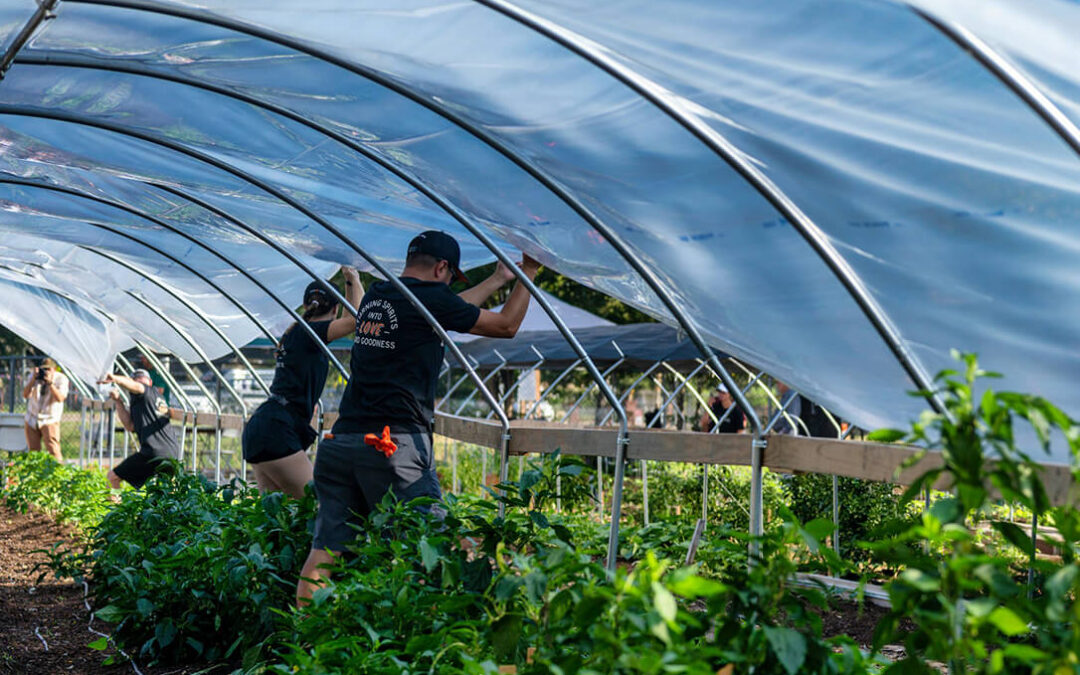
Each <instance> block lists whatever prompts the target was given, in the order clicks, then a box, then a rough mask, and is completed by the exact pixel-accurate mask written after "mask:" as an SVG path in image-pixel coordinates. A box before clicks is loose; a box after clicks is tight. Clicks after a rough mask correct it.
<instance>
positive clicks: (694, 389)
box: [664, 360, 720, 424]
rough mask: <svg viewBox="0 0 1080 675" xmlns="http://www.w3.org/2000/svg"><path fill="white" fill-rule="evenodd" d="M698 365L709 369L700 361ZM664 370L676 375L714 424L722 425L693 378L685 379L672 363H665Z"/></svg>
mask: <svg viewBox="0 0 1080 675" xmlns="http://www.w3.org/2000/svg"><path fill="white" fill-rule="evenodd" d="M698 363H700V364H701V366H702V367H705V368H707V367H708V364H706V363H705V362H704V361H700V360H699V361H698ZM664 368H667V370H668V372H670V373H671V374H672V375H674V376H675V379H676V380H679V381H681V382H682V383H683V384H685V385H686V389H687V391H689V392H690V393H691V394H692V395H693V397H694V398H695V399H697V402H698V403H700V404H701V407H702V408H704V409H705V414H706V415H708V416H709V418H710V419H712V421H713V424H720V420H718V419H717V418H716V413H715V412H713V409H712V408H710V407H709V402H708V401H706V400H705V398H704V397H702V395H701V392H700V391H698V388H697V387H695V386H694V383H693V382H691V381H690V377H691V376H687V377H685V378H684V377H683V374H682V373H680V372H679V371H678V370H677V369H676V368H674V367H673V366H672V365H671V364H670V363H665V364H664ZM695 372H697V371H695Z"/></svg>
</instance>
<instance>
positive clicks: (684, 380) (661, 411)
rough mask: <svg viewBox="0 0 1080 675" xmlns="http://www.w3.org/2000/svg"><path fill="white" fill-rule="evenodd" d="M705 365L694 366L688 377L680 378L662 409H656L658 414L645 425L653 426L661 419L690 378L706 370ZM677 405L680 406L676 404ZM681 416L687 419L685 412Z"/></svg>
mask: <svg viewBox="0 0 1080 675" xmlns="http://www.w3.org/2000/svg"><path fill="white" fill-rule="evenodd" d="M705 365H706V364H704V363H701V364H699V365H698V367H697V368H694V369H693V370H691V371H690V374H689V375H687V376H686V377H683V378H682V379H681V380H679V384H678V385H676V386H675V387H674V388H672V390H671V394H669V395H668V397H667V399H665V400H664V404H663V405H661V406H660V409H659V410H657V411H656V414H655V415H653V416H652V419H650V420H649V421H648V423H646V425H645V426H646V427H649V428H651V427H652V425H653V424H656V420H658V419H660V416H661V415H663V414H664V410H665V409H666V408H667V407H668V406H669V405H671V402H672V401H674V400H675V397H676V396H678V395H679V392H680V391H682V390H683V387H685V386H686V383H687V382H689V381H690V378H692V377H693V376H694V375H697V374H698V373H700V372H701V371H702V370H704V369H705ZM676 407H678V406H676ZM681 417H682V418H683V419H684V420H685V419H686V415H685V414H681Z"/></svg>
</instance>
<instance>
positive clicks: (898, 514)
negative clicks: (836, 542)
mask: <svg viewBox="0 0 1080 675" xmlns="http://www.w3.org/2000/svg"><path fill="white" fill-rule="evenodd" d="M837 482H838V484H839V490H838V491H839V497H840V499H839V506H840V509H839V511H840V513H839V515H840V533H839V534H840V547H841V551H842V552H843V556H844V557H845V558H846V559H848V560H851V561H856V562H865V561H867V560H869V559H870V552H869V551H868V550H867V549H866V548H865V547H862V546H859V545H858V542H861V541H866V540H874V539H879V538H880V537H881V536H882V535H883V534H886V533H892V532H895V531H896V530H900V529H906V528H907V527H908V526H909V525H911V524H912V522H913V520H912V518H913V516H912V515H910V514H909V509H907V508H905V507H904V506H903V505H902V504H901V503H900V494H901V493H900V491H899V490H898V488H897V487H896V486H894V485H892V484H891V483H877V482H874V481H868V480H859V479H857V478H845V477H841V478H839V479H838V481H837ZM782 485H783V489H784V492H785V494H786V495H787V498H788V507H789V508H790V509H791V512H792V513H793V514H794V515H795V517H796V518H797V519H798V520H800V521H801V522H809V521H811V520H815V519H817V518H825V519H827V520H830V521H831V520H832V504H833V489H832V476H824V475H820V474H801V475H795V476H790V477H789V478H787V479H786V480H784V481H782Z"/></svg>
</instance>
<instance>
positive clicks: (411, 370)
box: [334, 277, 480, 433]
mask: <svg viewBox="0 0 1080 675" xmlns="http://www.w3.org/2000/svg"><path fill="white" fill-rule="evenodd" d="M401 281H402V282H403V283H404V284H405V286H406V287H408V289H409V290H410V291H412V292H413V294H415V295H416V297H417V299H419V300H420V302H421V303H422V304H423V305H424V307H426V308H427V309H428V311H430V312H431V314H432V315H433V316H434V317H435V320H436V321H438V322H439V325H440V326H442V327H443V328H444V329H446V330H453V331H457V332H459V333H467V332H469V331H470V330H472V328H473V326H475V325H476V321H477V319H479V318H480V308H479V307H476V306H475V305H470V304H469V303H467V302H465V301H464V300H462V299H461V298H460V297H458V296H457V295H456V294H455V293H454V292H453V291H451V290H450V287H449V286H447V285H446V284H443V283H439V282H436V281H421V280H419V279H412V278H409V277H402V278H401ZM358 314H359V318H358V319H357V322H356V338H355V340H354V342H353V347H352V362H351V364H350V370H351V371H352V374H351V377H350V378H349V384H348V386H347V387H346V388H345V395H344V397H343V398H342V400H341V411H340V416H339V417H338V420H337V423H336V424H334V433H369V432H373V431H378V430H380V429H382V428H383V426H387V425H388V426H390V427H392V428H395V430H400V431H407V430H413V431H425V432H428V433H430V432H431V430H432V421H433V419H434V416H435V412H434V408H435V383H436V380H437V379H438V377H439V367H440V366H441V365H442V361H443V352H444V349H445V347H444V346H443V344H442V342H441V341H440V340H439V336H438V335H437V334H436V333H435V331H434V330H433V329H432V328H431V326H430V325H428V323H427V321H425V320H424V317H423V316H422V315H421V314H420V312H418V311H417V310H416V308H415V307H413V305H412V303H411V302H409V301H408V299H406V298H405V297H404V296H403V295H402V294H401V293H399V292H398V291H397V289H395V288H394V286H393V284H391V283H390V282H389V281H380V282H378V283H375V284H372V285H371V287H370V288H369V289H368V291H367V293H366V294H364V299H363V300H362V301H361V303H360V311H359V313H358Z"/></svg>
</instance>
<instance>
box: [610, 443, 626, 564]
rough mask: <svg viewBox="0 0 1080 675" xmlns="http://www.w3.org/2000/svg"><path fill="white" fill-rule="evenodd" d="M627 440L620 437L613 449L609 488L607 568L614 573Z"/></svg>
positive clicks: (617, 553) (617, 550)
mask: <svg viewBox="0 0 1080 675" xmlns="http://www.w3.org/2000/svg"><path fill="white" fill-rule="evenodd" d="M628 443H629V438H628V437H627V436H626V435H621V436H620V438H619V444H618V446H617V447H616V448H615V482H614V484H613V485H612V486H611V528H610V530H609V531H608V549H607V568H608V571H609V572H612V573H614V572H615V561H616V559H617V558H618V555H619V520H620V519H621V518H622V495H623V478H624V476H625V475H626V471H625V469H626V446H627V445H628Z"/></svg>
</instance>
